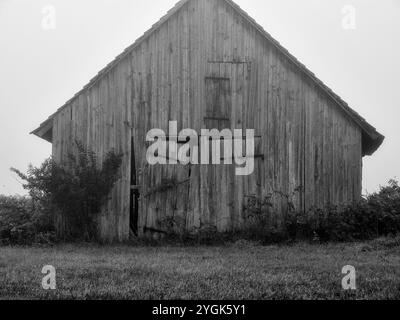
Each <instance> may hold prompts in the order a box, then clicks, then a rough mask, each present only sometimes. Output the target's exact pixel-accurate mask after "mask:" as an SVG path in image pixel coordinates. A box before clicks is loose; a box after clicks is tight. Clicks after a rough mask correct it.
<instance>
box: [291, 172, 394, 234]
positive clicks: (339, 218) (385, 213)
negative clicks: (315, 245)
mask: <svg viewBox="0 0 400 320" xmlns="http://www.w3.org/2000/svg"><path fill="white" fill-rule="evenodd" d="M285 225H286V230H287V232H288V236H289V237H291V238H292V239H298V238H306V239H311V238H316V239H318V240H321V241H353V240H370V239H374V238H378V237H385V236H392V235H397V234H400V187H399V184H398V181H396V180H390V181H389V184H388V186H385V187H382V188H381V190H380V191H379V192H376V193H373V194H371V195H368V196H367V197H366V198H365V199H363V200H361V201H360V202H358V203H355V204H351V205H347V206H342V207H338V206H328V207H326V208H324V209H311V210H310V212H307V213H294V214H291V215H289V216H288V218H287V219H286V223H285Z"/></svg>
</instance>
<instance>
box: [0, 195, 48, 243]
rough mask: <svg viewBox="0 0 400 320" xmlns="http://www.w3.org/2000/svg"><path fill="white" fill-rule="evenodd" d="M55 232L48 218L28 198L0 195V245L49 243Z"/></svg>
mask: <svg viewBox="0 0 400 320" xmlns="http://www.w3.org/2000/svg"><path fill="white" fill-rule="evenodd" d="M54 240H55V232H54V228H53V223H52V219H51V217H50V216H48V215H45V214H43V211H42V208H41V207H40V206H38V205H37V204H35V202H34V201H33V200H32V199H31V198H29V197H21V196H14V197H13V196H1V195H0V244H18V245H26V244H32V243H51V242H54Z"/></svg>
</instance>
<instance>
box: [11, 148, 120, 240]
mask: <svg viewBox="0 0 400 320" xmlns="http://www.w3.org/2000/svg"><path fill="white" fill-rule="evenodd" d="M75 147H76V148H75V152H74V153H71V154H69V155H68V159H67V160H66V161H65V162H64V163H63V164H58V163H56V162H55V161H54V160H53V159H52V158H49V159H47V160H46V161H45V162H44V163H43V164H42V165H41V166H40V167H38V168H36V167H33V166H30V167H29V169H28V172H27V173H26V174H24V173H22V172H21V171H19V170H17V169H12V171H14V172H15V173H17V174H18V176H19V177H20V178H21V179H23V180H24V181H25V184H24V188H25V189H26V190H28V191H29V194H30V196H31V197H32V199H33V200H34V201H35V202H36V203H39V204H40V206H41V208H42V214H43V215H44V216H48V215H49V216H53V217H54V216H55V214H57V215H60V216H62V217H63V219H64V220H65V221H66V225H67V226H68V229H69V230H68V231H67V232H66V234H65V233H64V234H63V236H64V237H65V240H85V241H92V240H96V239H97V236H98V230H97V229H98V228H97V223H96V222H97V215H98V214H99V213H100V210H101V207H102V205H103V204H104V203H105V201H106V200H107V196H108V194H109V193H110V192H111V190H112V188H113V186H114V184H115V182H116V180H117V173H118V170H119V168H120V166H121V162H122V157H121V155H117V154H115V153H114V152H109V153H108V154H107V155H106V157H105V159H104V161H103V165H102V166H101V168H100V164H99V161H98V159H97V157H96V155H95V154H94V152H92V151H89V150H87V149H85V148H84V146H83V145H82V144H81V143H80V142H79V141H76V142H75Z"/></svg>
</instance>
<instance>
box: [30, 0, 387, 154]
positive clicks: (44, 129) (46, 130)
mask: <svg viewBox="0 0 400 320" xmlns="http://www.w3.org/2000/svg"><path fill="white" fill-rule="evenodd" d="M190 1H192V0H181V1H179V2H178V3H177V4H175V6H174V7H173V8H172V9H170V10H169V11H168V12H167V14H166V15H165V16H163V17H162V18H161V19H160V20H159V21H158V22H157V23H155V24H154V25H153V26H152V27H151V28H150V29H149V30H148V31H146V32H145V33H144V34H143V35H142V36H141V37H140V38H139V39H137V40H136V41H135V42H134V43H133V44H132V45H131V46H129V47H128V48H126V49H125V50H124V52H122V53H121V54H120V55H118V56H117V57H116V58H115V59H114V60H113V61H112V62H111V63H109V64H108V65H107V66H106V67H105V68H103V69H102V70H101V71H100V72H99V73H98V74H97V75H96V76H95V77H94V78H93V79H91V80H90V82H89V83H88V84H87V85H86V86H85V87H83V88H82V90H80V91H79V92H78V93H77V94H75V96H74V97H73V98H72V99H70V100H69V101H67V102H66V103H65V104H64V105H63V106H62V107H61V108H59V109H58V110H57V111H56V112H55V113H54V114H53V115H51V116H50V117H49V118H48V119H47V120H46V121H45V122H43V123H42V124H41V125H40V127H39V128H37V129H36V130H34V131H32V132H31V134H34V135H37V136H39V137H41V138H43V139H45V140H47V141H49V142H51V140H52V134H51V132H50V130H51V128H52V120H53V117H54V116H55V115H56V114H57V113H59V112H60V111H61V110H63V109H64V108H65V107H66V106H67V105H68V104H69V103H70V102H72V100H73V99H75V98H76V97H77V96H79V95H80V94H82V93H83V92H84V91H85V90H87V89H89V88H90V87H92V86H93V85H95V84H96V83H97V82H98V81H99V80H100V79H101V78H102V77H103V76H104V75H106V74H107V73H108V71H109V70H110V69H112V68H113V67H114V66H116V65H117V64H118V63H119V62H120V61H121V60H122V59H124V58H125V57H126V56H127V55H128V54H130V53H131V52H132V51H133V50H134V49H135V48H136V47H137V46H139V45H140V44H141V43H142V42H143V41H145V40H146V39H147V38H148V37H149V36H150V35H151V34H152V33H153V32H155V31H157V30H158V29H159V28H160V27H161V25H162V24H163V23H164V22H166V21H167V20H169V18H170V17H171V16H173V15H174V14H175V13H177V12H178V11H179V10H180V9H181V8H182V7H183V6H184V5H185V4H187V3H188V2H190ZM220 1H224V2H225V3H227V4H228V5H230V6H231V7H232V8H233V9H234V10H235V11H236V12H237V13H238V14H239V15H241V16H242V17H243V18H244V20H245V21H247V22H248V23H250V24H251V25H252V26H253V27H254V28H255V29H257V30H258V31H259V32H260V33H261V34H262V35H263V36H264V37H265V39H266V40H268V41H269V42H270V43H271V44H272V45H273V46H274V47H275V48H276V49H278V51H279V52H280V53H281V54H283V55H284V56H285V57H286V58H287V59H288V60H289V61H291V62H292V63H294V64H295V65H296V66H297V67H298V68H299V69H300V70H301V71H302V72H303V74H304V75H306V76H308V77H309V78H310V79H311V80H312V81H313V82H314V83H315V85H316V86H317V87H319V88H320V89H322V90H323V91H324V92H325V93H326V94H327V95H328V96H329V97H330V98H331V99H332V100H333V101H334V102H336V104H337V106H338V107H340V108H341V109H342V110H343V111H344V112H345V113H346V114H347V115H348V116H349V117H350V118H351V119H352V120H353V121H354V122H355V123H356V124H357V125H358V126H359V127H360V128H361V130H362V141H363V142H362V145H363V146H362V149H363V155H372V154H373V153H374V152H375V151H376V150H377V149H378V148H379V147H380V146H381V144H382V143H383V141H384V139H385V137H384V136H383V135H382V134H380V133H379V132H378V131H377V130H376V129H375V128H374V127H373V126H372V125H370V124H369V123H368V122H367V121H366V120H365V119H364V118H363V117H361V116H360V115H359V114H358V113H357V112H356V111H354V110H353V109H352V108H350V106H349V105H348V104H347V103H346V102H345V101H344V100H343V99H342V98H340V97H339V96H338V95H337V94H335V93H334V92H333V91H332V90H331V89H330V88H329V87H328V86H327V85H325V84H324V83H323V82H322V81H321V80H319V79H318V78H317V77H316V76H315V74H314V73H313V72H311V71H310V70H309V69H308V68H307V67H306V66H305V65H304V64H302V63H301V62H300V61H299V60H297V59H296V57H294V56H293V55H292V54H290V53H289V51H288V50H286V49H285V48H284V47H283V46H282V45H281V44H280V43H279V42H278V41H276V40H275V39H274V38H273V37H272V36H271V35H270V34H269V33H268V32H266V31H265V30H264V28H263V27H262V26H261V25H259V24H258V23H257V22H256V21H255V20H254V19H253V18H251V17H250V16H249V15H248V14H247V13H246V12H245V11H244V10H243V9H241V8H240V7H239V6H238V5H237V4H236V3H235V2H233V1H232V0H220Z"/></svg>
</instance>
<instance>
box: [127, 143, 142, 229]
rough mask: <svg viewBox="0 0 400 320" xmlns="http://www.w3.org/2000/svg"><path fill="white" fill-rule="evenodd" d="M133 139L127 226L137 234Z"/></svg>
mask: <svg viewBox="0 0 400 320" xmlns="http://www.w3.org/2000/svg"><path fill="white" fill-rule="evenodd" d="M134 147H135V146H134V139H133V137H132V138H131V188H130V189H131V190H130V214H129V227H130V231H131V232H132V233H133V234H134V235H136V236H137V235H138V220H139V196H140V192H139V186H138V183H137V182H138V177H137V172H136V163H135V148H134Z"/></svg>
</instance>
